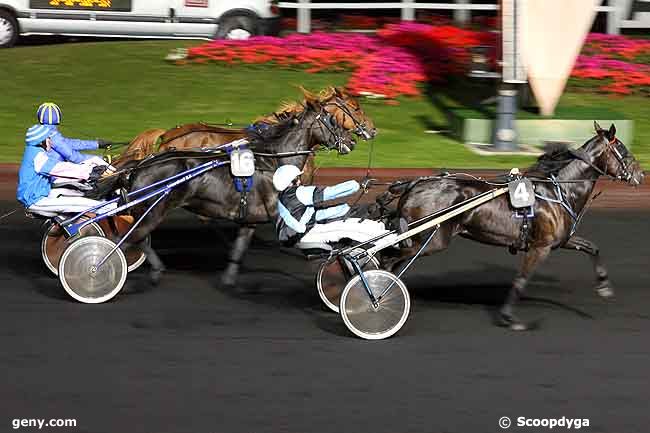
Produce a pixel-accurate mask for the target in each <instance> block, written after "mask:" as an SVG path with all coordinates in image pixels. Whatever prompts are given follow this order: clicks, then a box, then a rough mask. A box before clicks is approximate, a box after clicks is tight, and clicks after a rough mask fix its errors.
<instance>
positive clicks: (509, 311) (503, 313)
mask: <svg viewBox="0 0 650 433" xmlns="http://www.w3.org/2000/svg"><path fill="white" fill-rule="evenodd" d="M550 252H551V247H550V246H544V247H531V249H530V250H529V251H528V252H527V253H526V254H525V255H524V258H523V262H522V265H521V268H520V269H519V273H518V274H517V277H516V278H515V279H514V281H513V282H512V287H511V289H510V292H509V293H508V296H507V297H506V300H505V302H504V304H503V306H501V309H500V310H499V316H498V321H499V325H501V326H508V327H510V329H512V330H515V331H524V330H526V329H528V327H527V325H526V324H524V323H523V322H521V321H520V320H518V319H517V318H516V317H515V315H514V308H515V305H516V304H517V302H518V301H519V299H520V298H521V296H522V295H523V294H524V289H525V288H526V284H527V283H528V281H529V280H530V278H531V277H532V276H533V273H534V272H535V269H536V268H537V266H538V265H539V264H540V263H542V262H543V261H544V259H546V257H547V256H548V254H549V253H550Z"/></svg>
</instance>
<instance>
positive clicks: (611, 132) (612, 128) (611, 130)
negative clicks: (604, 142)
mask: <svg viewBox="0 0 650 433" xmlns="http://www.w3.org/2000/svg"><path fill="white" fill-rule="evenodd" d="M607 137H608V138H609V139H610V140H613V139H614V138H615V137H616V126H614V124H613V123H612V125H611V126H610V127H609V131H607Z"/></svg>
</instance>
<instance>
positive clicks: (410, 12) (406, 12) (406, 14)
mask: <svg viewBox="0 0 650 433" xmlns="http://www.w3.org/2000/svg"><path fill="white" fill-rule="evenodd" d="M415 1H416V0H402V3H415ZM414 20H415V9H413V8H412V7H407V6H402V21H414Z"/></svg>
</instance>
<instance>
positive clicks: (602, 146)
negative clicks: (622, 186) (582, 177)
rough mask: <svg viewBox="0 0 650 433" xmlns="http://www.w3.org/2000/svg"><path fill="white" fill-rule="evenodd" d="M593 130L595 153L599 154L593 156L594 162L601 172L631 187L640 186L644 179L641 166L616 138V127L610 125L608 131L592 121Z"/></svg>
mask: <svg viewBox="0 0 650 433" xmlns="http://www.w3.org/2000/svg"><path fill="white" fill-rule="evenodd" d="M594 128H595V130H596V134H597V137H595V140H596V142H597V148H596V151H597V152H598V153H599V154H598V155H595V156H596V162H597V164H598V165H599V167H600V168H601V169H602V170H603V172H605V173H606V174H608V175H610V176H612V177H615V178H616V179H619V180H622V181H624V182H627V183H628V184H630V185H632V186H638V185H640V184H641V183H642V182H643V178H644V177H645V176H644V174H643V170H642V169H641V164H639V161H637V160H636V158H635V157H634V155H633V154H632V152H630V151H629V150H628V148H627V147H625V144H623V142H622V141H621V140H619V139H618V138H617V137H616V126H614V124H613V123H612V125H611V126H610V127H609V129H602V128H601V127H600V125H599V124H598V122H596V121H594Z"/></svg>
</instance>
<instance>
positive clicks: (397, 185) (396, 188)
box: [388, 180, 413, 197]
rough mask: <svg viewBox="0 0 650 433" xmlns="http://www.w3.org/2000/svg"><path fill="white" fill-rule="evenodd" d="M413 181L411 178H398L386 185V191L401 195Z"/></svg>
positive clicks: (409, 187)
mask: <svg viewBox="0 0 650 433" xmlns="http://www.w3.org/2000/svg"><path fill="white" fill-rule="evenodd" d="M412 183H413V181H411V180H398V181H395V182H393V183H392V184H390V186H389V187H388V192H389V193H390V194H392V195H394V196H397V197H399V196H401V195H402V194H404V193H405V192H407V191H408V190H409V189H411V187H412V185H411V184H412Z"/></svg>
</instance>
